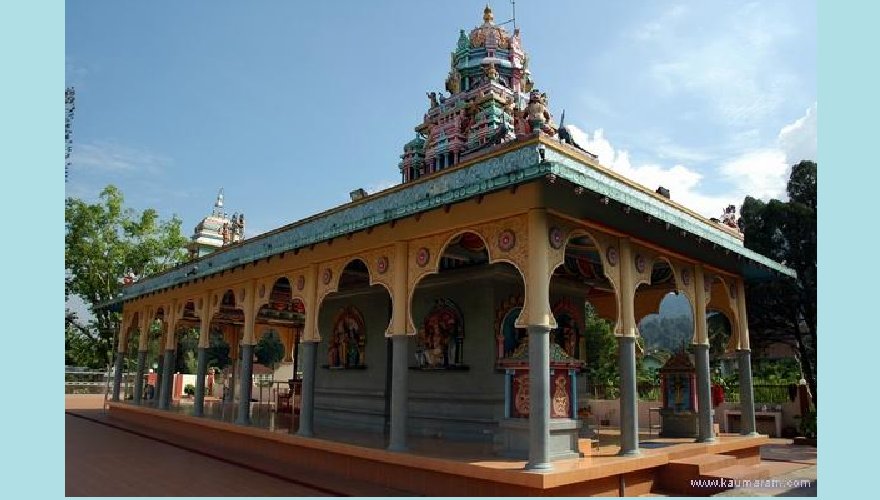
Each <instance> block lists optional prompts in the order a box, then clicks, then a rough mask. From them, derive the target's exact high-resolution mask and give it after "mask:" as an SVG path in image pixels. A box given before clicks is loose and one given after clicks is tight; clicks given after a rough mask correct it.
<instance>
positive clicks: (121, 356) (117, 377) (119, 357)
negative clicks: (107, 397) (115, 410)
mask: <svg viewBox="0 0 880 500" xmlns="http://www.w3.org/2000/svg"><path fill="white" fill-rule="evenodd" d="M124 362H125V353H124V352H117V353H116V369H115V371H114V372H113V401H119V388H120V387H121V386H122V364H123V363H124Z"/></svg>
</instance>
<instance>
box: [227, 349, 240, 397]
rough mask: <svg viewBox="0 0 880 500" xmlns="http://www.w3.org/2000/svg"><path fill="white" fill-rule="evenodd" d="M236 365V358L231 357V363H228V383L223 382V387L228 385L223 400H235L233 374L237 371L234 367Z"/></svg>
mask: <svg viewBox="0 0 880 500" xmlns="http://www.w3.org/2000/svg"><path fill="white" fill-rule="evenodd" d="M237 366H238V359H233V360H232V363H230V364H229V367H230V370H232V371H231V373H230V374H229V385H226V384H224V387H228V389H227V391H226V398H224V402H227V403H234V402H235V374H236V372H237V370H236V367H237Z"/></svg>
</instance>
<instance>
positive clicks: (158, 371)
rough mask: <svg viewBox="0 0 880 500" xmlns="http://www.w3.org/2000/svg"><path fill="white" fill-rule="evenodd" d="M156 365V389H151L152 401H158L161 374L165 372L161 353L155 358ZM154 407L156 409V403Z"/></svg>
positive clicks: (160, 388)
mask: <svg viewBox="0 0 880 500" xmlns="http://www.w3.org/2000/svg"><path fill="white" fill-rule="evenodd" d="M156 364H157V365H158V366H157V367H156V387H153V398H152V399H154V400H156V401H158V399H159V391H161V390H162V372H163V371H164V370H165V355H164V354H162V353H161V352H160V353H159V355H158V356H157V359H156ZM156 406H157V407H158V403H156Z"/></svg>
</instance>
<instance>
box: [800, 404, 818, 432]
mask: <svg viewBox="0 0 880 500" xmlns="http://www.w3.org/2000/svg"><path fill="white" fill-rule="evenodd" d="M800 431H801V435H803V436H804V437H808V438H812V439H816V431H817V425H816V410H810V411H808V412H807V414H806V415H804V416H803V417H801V424H800Z"/></svg>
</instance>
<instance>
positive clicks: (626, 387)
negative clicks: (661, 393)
mask: <svg viewBox="0 0 880 500" xmlns="http://www.w3.org/2000/svg"><path fill="white" fill-rule="evenodd" d="M617 341H618V345H619V347H620V351H619V352H620V455H622V456H627V457H629V456H636V455H639V454H640V453H641V452H640V451H639V392H638V388H637V387H636V338H635V337H631V336H626V337H617Z"/></svg>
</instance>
